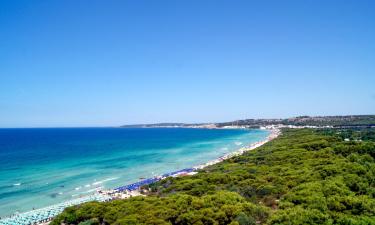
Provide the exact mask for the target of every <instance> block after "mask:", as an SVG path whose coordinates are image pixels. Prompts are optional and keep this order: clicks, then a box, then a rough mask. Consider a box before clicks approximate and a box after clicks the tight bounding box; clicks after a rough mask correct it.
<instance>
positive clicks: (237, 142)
mask: <svg viewBox="0 0 375 225" xmlns="http://www.w3.org/2000/svg"><path fill="white" fill-rule="evenodd" d="M234 144H235V145H242V142H240V141H236V142H234Z"/></svg>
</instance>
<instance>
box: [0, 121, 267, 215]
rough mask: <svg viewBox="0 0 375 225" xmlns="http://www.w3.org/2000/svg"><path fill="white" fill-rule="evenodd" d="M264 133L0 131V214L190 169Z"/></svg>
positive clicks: (170, 130)
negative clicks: (143, 178)
mask: <svg viewBox="0 0 375 225" xmlns="http://www.w3.org/2000/svg"><path fill="white" fill-rule="evenodd" d="M267 135H268V132H267V131H264V130H224V129H220V130H209V129H181V128H168V129H166V128H164V129H162V128H153V129H141V128H131V129H126V128H56V129H55V128H54V129H52V128H51V129H0V216H4V215H9V214H12V213H14V212H16V211H20V212H23V211H28V210H31V209H32V208H40V207H44V206H48V205H51V204H55V203H59V202H62V201H65V200H69V199H72V198H76V197H79V196H81V195H87V194H90V193H93V192H95V190H96V189H97V188H100V187H102V188H114V187H118V186H121V185H124V184H128V183H132V182H136V181H138V180H139V178H141V177H152V176H154V175H160V174H162V173H166V172H171V171H175V170H178V169H183V168H188V167H192V166H194V165H198V164H201V163H204V162H207V161H209V160H212V159H215V158H217V157H219V156H222V155H223V154H225V153H228V152H231V151H233V150H235V149H238V148H240V147H241V146H244V145H247V144H250V143H253V142H256V141H259V140H262V139H264V138H266V136H267Z"/></svg>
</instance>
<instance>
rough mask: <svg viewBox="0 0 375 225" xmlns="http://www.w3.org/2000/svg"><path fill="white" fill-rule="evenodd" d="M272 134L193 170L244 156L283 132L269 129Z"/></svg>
mask: <svg viewBox="0 0 375 225" xmlns="http://www.w3.org/2000/svg"><path fill="white" fill-rule="evenodd" d="M267 130H268V131H269V132H270V134H269V135H268V136H267V138H266V139H265V140H262V141H258V142H255V143H252V144H250V145H248V146H245V147H242V148H240V149H238V150H236V151H233V152H230V153H227V154H225V155H223V156H221V157H219V158H217V159H214V160H211V161H208V162H206V163H204V164H201V165H198V166H194V167H193V168H194V169H197V170H198V169H204V168H205V167H208V166H211V165H214V164H217V163H220V162H222V161H224V160H226V159H229V158H232V157H235V156H239V155H242V154H243V153H245V152H247V151H251V150H254V149H256V148H258V147H260V146H262V145H264V144H266V143H267V142H269V141H271V140H273V139H275V138H277V137H278V136H279V135H280V134H281V131H280V129H277V128H273V129H267Z"/></svg>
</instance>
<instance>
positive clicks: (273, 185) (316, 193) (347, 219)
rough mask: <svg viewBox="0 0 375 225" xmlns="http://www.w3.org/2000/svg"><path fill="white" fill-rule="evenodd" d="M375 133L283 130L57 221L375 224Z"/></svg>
mask: <svg viewBox="0 0 375 225" xmlns="http://www.w3.org/2000/svg"><path fill="white" fill-rule="evenodd" d="M372 132H373V131H371V130H370V131H369V130H367V131H363V130H359V131H358V130H357V131H342V130H341V131H336V130H320V131H316V130H311V129H303V130H284V131H283V135H282V136H281V137H279V138H277V139H276V140H274V141H271V142H269V143H267V144H266V145H264V146H262V147H260V148H258V149H256V150H254V151H251V152H248V153H246V154H244V155H242V156H239V157H235V158H232V159H229V160H227V161H225V162H223V163H219V164H216V165H214V166H211V167H208V168H206V169H204V170H203V171H201V172H200V173H198V174H196V175H194V176H190V177H180V178H168V179H165V180H163V181H161V182H159V183H156V184H153V185H151V186H150V189H151V192H150V194H149V195H150V196H148V197H135V198H131V199H128V200H117V201H113V202H109V203H95V202H93V203H87V204H83V205H81V206H75V207H70V208H68V209H66V210H65V211H64V212H63V213H62V214H61V215H59V216H58V217H57V218H56V219H55V220H54V221H53V222H52V225H57V224H60V223H67V224H80V225H84V224H232V225H234V224H240V225H244V224H375V142H374V139H372V138H373V137H374V136H372V135H369V133H370V134H371V133H372ZM362 134H363V135H362ZM372 134H373V133H372ZM364 137H366V138H364ZM345 138H349V139H350V140H353V141H347V140H346V141H345V140H344V139H345ZM360 140H361V141H360Z"/></svg>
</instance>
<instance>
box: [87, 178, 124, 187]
mask: <svg viewBox="0 0 375 225" xmlns="http://www.w3.org/2000/svg"><path fill="white" fill-rule="evenodd" d="M117 179H119V178H118V177H111V178H107V179H104V180H100V181H96V182H94V183H92V185H93V186H96V185H99V184H102V183H105V182H108V181H111V180H117Z"/></svg>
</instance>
